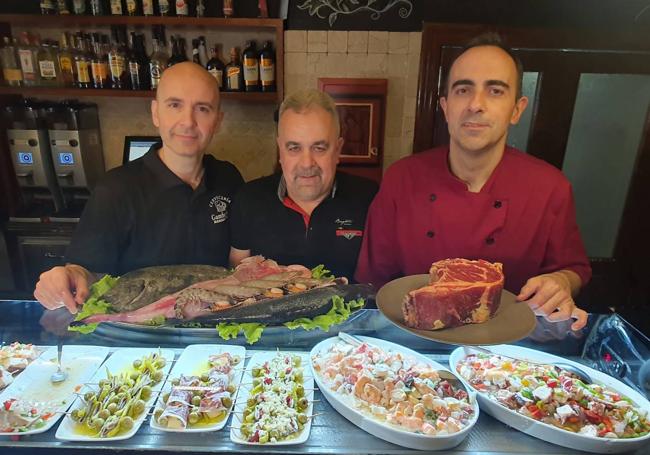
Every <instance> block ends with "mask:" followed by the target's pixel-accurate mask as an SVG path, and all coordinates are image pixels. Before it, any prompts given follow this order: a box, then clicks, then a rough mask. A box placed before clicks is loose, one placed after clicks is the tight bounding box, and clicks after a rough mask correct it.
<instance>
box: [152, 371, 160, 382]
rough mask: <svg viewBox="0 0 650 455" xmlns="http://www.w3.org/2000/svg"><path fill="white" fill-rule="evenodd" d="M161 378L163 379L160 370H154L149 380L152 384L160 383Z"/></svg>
mask: <svg viewBox="0 0 650 455" xmlns="http://www.w3.org/2000/svg"><path fill="white" fill-rule="evenodd" d="M162 378H163V372H162V371H160V370H156V371H154V372H153V373H152V374H151V379H153V382H160V380H161V379H162Z"/></svg>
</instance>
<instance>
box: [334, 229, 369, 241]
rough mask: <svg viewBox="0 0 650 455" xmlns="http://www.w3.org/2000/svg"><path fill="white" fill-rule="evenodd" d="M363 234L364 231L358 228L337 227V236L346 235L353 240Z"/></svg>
mask: <svg viewBox="0 0 650 455" xmlns="http://www.w3.org/2000/svg"><path fill="white" fill-rule="evenodd" d="M362 235H363V231H360V230H358V229H337V230H336V236H337V237H345V238H346V239H348V240H352V239H353V238H355V237H361V236H362Z"/></svg>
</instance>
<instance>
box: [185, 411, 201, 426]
mask: <svg viewBox="0 0 650 455" xmlns="http://www.w3.org/2000/svg"><path fill="white" fill-rule="evenodd" d="M200 418H201V416H200V415H199V413H198V412H190V416H189V418H188V421H189V422H190V423H191V424H195V423H197V422H198V421H199V419H200Z"/></svg>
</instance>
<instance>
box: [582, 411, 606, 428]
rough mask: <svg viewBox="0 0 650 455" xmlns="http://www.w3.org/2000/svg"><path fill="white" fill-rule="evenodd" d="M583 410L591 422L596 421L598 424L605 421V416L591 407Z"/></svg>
mask: <svg viewBox="0 0 650 455" xmlns="http://www.w3.org/2000/svg"><path fill="white" fill-rule="evenodd" d="M583 411H584V413H585V417H586V418H587V420H588V421H589V422H591V423H594V424H596V425H597V424H599V423H601V422H602V421H603V418H602V417H600V416H599V415H598V414H596V413H595V412H593V411H590V410H589V409H583Z"/></svg>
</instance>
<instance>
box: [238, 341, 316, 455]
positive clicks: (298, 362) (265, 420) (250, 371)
mask: <svg viewBox="0 0 650 455" xmlns="http://www.w3.org/2000/svg"><path fill="white" fill-rule="evenodd" d="M308 364H309V356H308V354H306V353H295V352H293V353H292V352H279V351H278V352H269V351H259V352H257V353H255V354H254V355H253V357H252V358H251V359H250V361H249V362H248V366H247V368H246V371H245V373H244V377H243V379H242V386H241V387H240V390H239V394H238V395H237V401H236V403H235V412H234V413H233V418H232V419H231V427H230V440H231V441H232V442H235V443H238V444H248V445H269V446H277V445H292V444H302V443H304V442H305V441H307V439H308V438H309V432H310V430H311V422H312V420H313V417H314V415H313V412H314V379H313V378H312V377H311V376H308V375H306V374H305V367H306V365H308Z"/></svg>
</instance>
